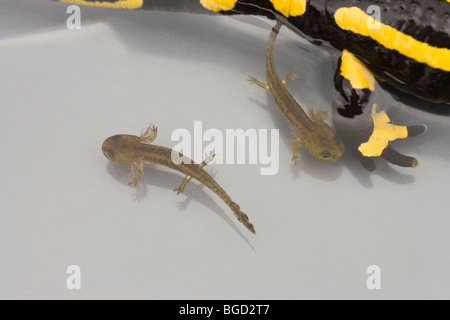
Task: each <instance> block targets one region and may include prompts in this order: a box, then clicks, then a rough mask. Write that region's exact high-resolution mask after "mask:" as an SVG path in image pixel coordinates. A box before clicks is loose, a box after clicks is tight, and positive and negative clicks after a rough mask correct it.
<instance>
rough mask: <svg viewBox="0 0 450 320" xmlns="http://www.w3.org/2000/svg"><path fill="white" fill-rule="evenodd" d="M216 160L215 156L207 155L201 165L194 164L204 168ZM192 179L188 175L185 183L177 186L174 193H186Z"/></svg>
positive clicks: (184, 180)
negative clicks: (185, 189) (185, 190)
mask: <svg viewBox="0 0 450 320" xmlns="http://www.w3.org/2000/svg"><path fill="white" fill-rule="evenodd" d="M213 160H214V154H212V153H210V154H207V155H205V160H204V161H203V162H202V163H200V164H194V165H196V166H199V167H200V168H203V167H204V166H206V165H207V164H208V163H210V162H211V161H213ZM191 179H192V176H189V175H187V176H186V177H184V179H183V181H182V182H181V183H180V184H179V185H177V186H175V188H174V189H173V191H175V192H176V193H177V195H179V194H180V193H183V192H184V188H186V185H187V184H188V182H189V181H190V180H191Z"/></svg>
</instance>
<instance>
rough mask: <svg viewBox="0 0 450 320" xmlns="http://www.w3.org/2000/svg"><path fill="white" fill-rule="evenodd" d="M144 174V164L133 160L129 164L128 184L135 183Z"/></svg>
mask: <svg viewBox="0 0 450 320" xmlns="http://www.w3.org/2000/svg"><path fill="white" fill-rule="evenodd" d="M143 175H144V164H143V162H142V161H141V162H134V163H133V164H131V177H130V183H129V184H130V185H131V184H134V185H137V183H138V182H139V181H140V180H141V179H142V177H143Z"/></svg>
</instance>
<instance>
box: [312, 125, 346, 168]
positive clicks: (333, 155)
mask: <svg viewBox="0 0 450 320" xmlns="http://www.w3.org/2000/svg"><path fill="white" fill-rule="evenodd" d="M317 132H320V134H319V135H317V136H315V138H314V139H312V140H313V141H314V142H313V143H311V144H309V145H305V148H306V149H307V150H308V152H309V153H311V154H312V155H313V156H314V157H316V158H318V159H320V160H324V161H330V162H333V161H337V160H339V159H340V158H341V157H342V155H343V154H344V151H345V148H344V145H343V144H342V142H341V140H340V139H339V137H338V136H337V134H336V133H335V132H334V130H333V129H331V127H330V126H328V125H327V124H325V125H324V126H323V127H322V128H320V130H318V131H317Z"/></svg>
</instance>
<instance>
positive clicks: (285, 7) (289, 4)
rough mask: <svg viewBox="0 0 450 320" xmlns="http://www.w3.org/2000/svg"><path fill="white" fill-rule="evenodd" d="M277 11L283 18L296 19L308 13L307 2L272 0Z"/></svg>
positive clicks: (304, 0)
mask: <svg viewBox="0 0 450 320" xmlns="http://www.w3.org/2000/svg"><path fill="white" fill-rule="evenodd" d="M270 2H272V4H273V7H274V8H275V10H277V11H278V12H280V13H281V14H282V15H283V16H285V17H287V18H289V17H296V16H301V15H303V14H304V13H305V12H306V0H270Z"/></svg>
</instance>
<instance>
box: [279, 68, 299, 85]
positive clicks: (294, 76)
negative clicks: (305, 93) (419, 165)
mask: <svg viewBox="0 0 450 320" xmlns="http://www.w3.org/2000/svg"><path fill="white" fill-rule="evenodd" d="M298 77H299V75H298V73H297V71H295V70H291V71H289V73H288V74H287V75H286V78H284V80H283V81H281V82H283V84H284V85H285V84H286V83H288V82H289V81H291V80H294V79H297V78H298Z"/></svg>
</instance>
